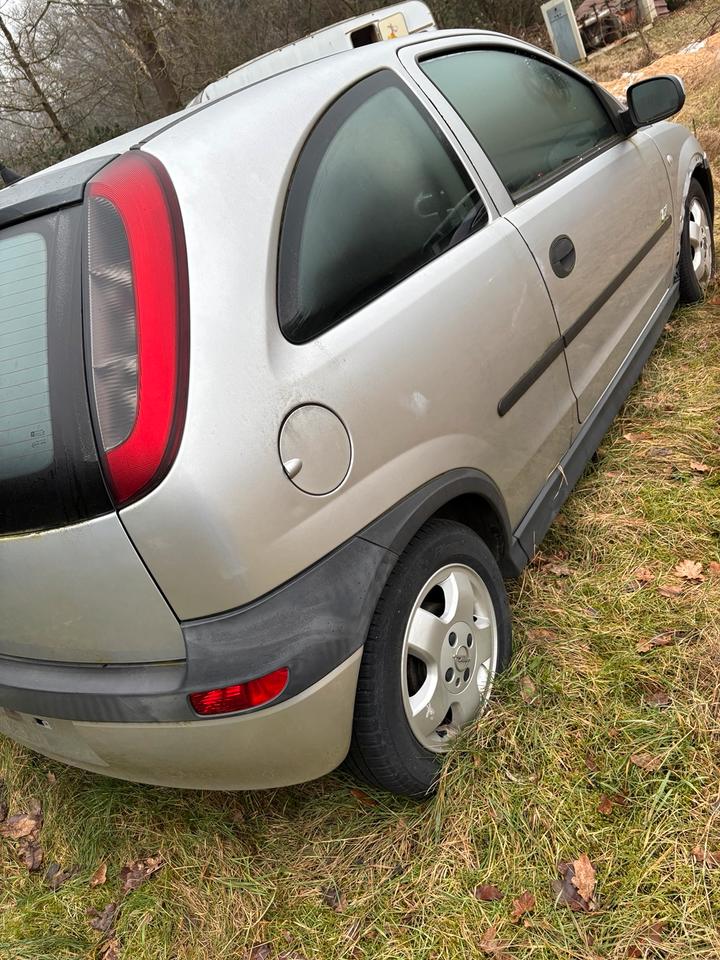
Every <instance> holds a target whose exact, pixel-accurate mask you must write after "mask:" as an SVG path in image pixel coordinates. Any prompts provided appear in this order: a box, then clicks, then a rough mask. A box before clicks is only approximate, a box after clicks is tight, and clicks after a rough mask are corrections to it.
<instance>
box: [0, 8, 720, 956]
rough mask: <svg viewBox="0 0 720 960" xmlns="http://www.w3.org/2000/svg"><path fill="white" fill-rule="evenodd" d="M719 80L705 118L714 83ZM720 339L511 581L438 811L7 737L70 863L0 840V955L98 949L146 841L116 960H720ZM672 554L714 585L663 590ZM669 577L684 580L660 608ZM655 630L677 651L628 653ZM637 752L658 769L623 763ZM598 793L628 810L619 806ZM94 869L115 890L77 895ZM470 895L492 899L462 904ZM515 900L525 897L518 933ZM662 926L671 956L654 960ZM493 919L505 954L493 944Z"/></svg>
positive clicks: (692, 314) (691, 342) (631, 428)
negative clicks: (100, 767) (494, 661)
mask: <svg viewBox="0 0 720 960" xmlns="http://www.w3.org/2000/svg"><path fill="white" fill-rule="evenodd" d="M706 6H710V5H708V4H702V3H695V4H693V5H692V12H691V13H686V14H684V15H683V16H685V17H690V18H692V17H694V16H695V11H697V10H699V9H701V8H704V7H706ZM674 19H677V18H674ZM658 29H659V28H658ZM656 43H658V41H657V39H656V36H655V34H653V44H656ZM714 90H715V94H714V97H715V100H714V104H713V103H710V100H708V104H709V106H710V107H711V108H714V105H716V103H717V92H718V90H720V78H718V77H716V78H715V79H714ZM719 323H720V308H719V307H718V306H717V305H713V303H712V302H708V303H707V304H705V305H703V306H699V307H697V308H693V309H685V310H681V311H678V312H676V314H675V316H674V318H673V320H672V323H671V325H670V327H669V328H668V331H667V332H666V334H665V335H664V336H663V338H662V340H661V342H660V344H659V346H658V348H657V349H656V351H655V353H654V354H653V357H652V358H651V361H650V363H649V364H648V367H647V368H646V372H645V373H644V375H643V378H642V381H641V383H640V384H639V385H638V386H637V387H636V388H635V390H634V391H633V393H632V395H631V397H630V399H629V400H628V402H627V404H626V405H625V408H624V410H623V411H622V413H621V416H620V417H619V419H618V420H617V422H616V423H615V425H614V426H613V428H612V430H611V432H610V434H609V435H608V436H607V437H606V439H605V440H604V442H603V444H602V447H601V451H600V456H599V458H598V461H597V462H596V463H594V464H593V465H591V466H590V467H589V468H588V470H587V471H586V474H585V476H584V478H583V479H582V481H581V482H580V484H579V486H578V488H577V490H576V492H575V494H574V495H573V496H572V497H571V499H570V500H569V502H568V504H567V507H566V509H565V510H564V512H563V514H562V515H561V517H560V518H559V519H558V521H557V522H556V524H555V525H554V527H553V529H552V531H551V534H550V536H549V538H548V540H547V541H546V543H545V545H544V547H543V556H544V557H545V558H548V557H553V558H559V559H560V563H561V564H562V565H564V566H567V567H568V568H569V571H570V575H569V576H556V575H554V574H553V573H551V572H550V570H549V569H548V568H547V567H546V566H545V564H544V562H543V559H542V558H541V559H540V561H539V562H538V563H535V564H534V565H533V566H532V567H531V568H529V569H528V570H527V572H526V573H525V574H524V576H523V577H522V579H521V580H520V581H519V582H518V583H517V584H516V585H514V586H513V588H512V592H513V608H514V620H515V626H514V629H515V644H516V656H515V659H514V662H513V665H512V667H511V669H510V671H509V672H508V674H507V675H506V676H504V677H503V678H502V679H501V681H500V683H499V685H498V689H497V698H496V700H495V702H494V705H493V707H492V709H491V711H490V712H489V713H488V714H487V715H486V716H485V717H484V718H483V719H482V721H481V722H480V723H479V725H478V726H477V728H476V729H475V730H473V731H471V732H469V733H468V734H467V735H466V736H465V737H464V738H463V739H462V741H461V742H459V743H458V744H457V746H456V748H455V750H454V752H453V754H452V756H451V758H450V760H449V762H448V764H447V767H446V769H445V773H444V776H443V779H442V783H441V787H440V791H439V794H438V796H437V798H436V799H435V800H434V801H432V802H430V803H428V804H425V805H416V804H412V803H406V802H403V801H400V800H397V799H393V798H390V797H388V796H385V795H382V794H380V793H377V794H373V796H372V798H371V799H372V800H374V802H375V803H374V805H369V804H368V802H367V798H364V799H365V802H363V798H362V797H360V798H359V799H358V798H357V797H356V796H354V795H353V794H352V793H351V787H352V786H353V785H352V784H351V783H350V782H348V781H347V780H346V779H344V777H343V776H342V774H338V775H335V776H332V777H327V778H325V779H323V780H321V781H319V782H316V783H312V784H308V785H305V786H301V787H296V788H292V789H285V790H276V791H271V792H269V793H266V794H245V795H232V794H201V793H191V792H173V791H170V790H161V789H157V788H151V787H141V786H134V785H131V784H124V783H120V782H114V781H110V780H105V779H102V778H99V777H94V776H91V775H86V774H83V773H81V772H79V771H76V770H72V769H69V768H65V767H63V766H60V765H58V764H53V763H51V762H49V761H46V760H44V759H43V758H41V757H39V756H36V755H33V754H31V753H29V752H27V751H25V750H24V749H22V748H20V747H18V746H16V745H15V744H13V743H11V742H10V741H3V742H2V743H1V744H0V768H1V770H2V775H3V777H4V778H5V780H6V782H7V794H8V799H9V801H10V807H11V811H12V812H15V811H18V810H22V809H26V808H27V805H28V802H29V800H30V798H33V797H34V798H38V799H39V800H40V801H41V802H42V804H43V807H44V810H45V826H44V828H43V831H42V835H41V841H42V844H43V846H44V848H45V851H46V858H47V861H53V860H54V861H58V862H60V863H61V864H62V865H63V866H70V865H73V864H76V865H77V866H78V867H79V869H80V872H79V873H78V874H77V875H76V877H75V878H74V879H72V880H70V881H68V882H67V883H66V884H65V885H64V886H62V887H61V888H60V889H59V890H58V891H57V892H52V891H50V890H48V889H47V887H46V886H45V885H44V883H43V880H42V873H40V874H29V873H28V871H27V869H26V868H25V867H24V866H23V865H21V864H20V863H19V862H18V861H17V859H16V854H17V850H16V847H15V845H14V844H12V843H10V842H8V841H0V843H2V844H3V848H2V857H1V858H0V956H3V957H6V958H10V960H46V958H47V960H69V958H86V957H87V958H89V957H95V956H99V953H98V951H99V949H100V947H101V943H102V941H101V937H100V935H99V934H97V933H96V932H94V931H93V930H92V929H91V928H90V926H89V923H88V917H87V916H86V910H87V909H88V907H91V906H94V907H97V908H102V907H103V906H104V905H105V904H107V903H108V902H110V901H113V900H119V899H120V881H119V878H118V873H119V870H120V868H121V867H122V865H123V864H124V863H125V862H126V861H128V860H131V859H135V858H137V857H140V856H145V855H150V854H154V853H155V852H157V851H161V852H162V853H163V855H164V857H165V858H166V865H165V867H164V868H163V869H162V870H161V871H160V872H159V873H157V874H156V875H155V876H154V877H153V878H152V879H150V880H148V881H147V883H146V884H144V885H143V886H142V887H140V888H139V889H138V890H136V891H134V892H132V893H130V894H128V895H127V896H126V897H125V898H124V899H123V900H122V908H121V912H120V914H119V920H118V922H117V936H118V938H119V940H120V943H121V945H122V957H123V958H125V960H215V958H221V957H222V958H224V960H225V958H227V960H241V958H246V957H252V958H253V960H261V958H262V957H264V956H266V953H265V951H264V950H261V949H260V948H258V947H257V945H259V944H261V943H264V942H267V943H270V944H271V945H272V946H271V951H272V952H271V953H270V956H273V957H278V956H282V955H283V953H285V954H286V956H287V958H288V960H290V958H294V960H298V958H307V960H314V958H319V960H335V958H337V960H340V958H343V960H344V958H359V960H370V958H378V960H380V958H382V960H405V958H407V960H410V958H412V960H460V958H467V960H470V958H478V957H483V956H495V957H496V960H501V958H502V956H503V950H506V953H505V955H506V956H507V955H509V956H510V957H512V958H518V960H550V958H564V960H599V958H604V960H620V958H624V957H627V956H643V955H645V956H648V957H650V956H655V957H665V958H677V960H680V958H686V957H693V958H698V960H699V958H706V960H711V958H712V960H717V958H718V957H719V956H720V932H719V931H718V924H717V917H718V915H719V914H718V911H720V868H718V869H716V870H714V871H713V869H711V868H709V867H706V866H702V865H701V864H699V863H698V862H697V861H696V859H695V858H694V857H693V856H692V850H693V849H694V848H695V847H696V846H698V845H699V846H700V847H702V848H707V849H708V850H710V851H714V850H720V575H718V574H717V573H712V572H711V567H710V564H711V562H713V561H714V562H717V561H720V339H719V338H718V325H719ZM693 464H703V465H705V466H708V467H710V470H709V471H706V472H701V471H698V469H697V466H695V467H694V466H693ZM685 559H691V560H697V561H699V562H701V563H702V564H703V576H704V579H703V580H699V581H695V582H690V581H683V580H681V579H680V578H678V577H677V576H676V574H675V572H674V570H675V566H676V565H677V563H678V562H679V561H681V560H685ZM640 567H642V568H646V569H647V570H648V571H649V579H648V576H645V577H644V579H642V578H641V581H638V579H637V574H636V572H637V570H638V568H640ZM668 585H682V586H683V590H682V592H681V593H680V594H679V596H676V597H666V596H664V595H663V594H662V593H661V592H660V587H664V586H668ZM666 631H672V632H673V633H672V638H673V639H672V643H671V644H669V645H667V646H661V647H657V648H656V649H653V650H652V651H651V652H649V653H645V654H640V653H638V652H637V650H636V644H637V643H638V641H641V640H643V639H648V638H650V637H653V636H655V635H657V634H660V633H663V632H666ZM524 677H530V678H531V679H532V681H533V684H534V686H535V693H534V695H533V696H530V697H528V696H527V688H526V689H525V693H526V699H529V700H530V702H529V703H528V702H526V700H524V699H523V697H522V696H521V686H520V684H521V681H522V679H523V678H524ZM658 694H662V695H665V699H667V701H668V705H667V706H664V707H660V706H655V705H653V697H654V696H655V699H657V695H658ZM638 753H646V754H649V755H650V756H652V757H654V758H657V760H658V761H659V763H660V765H659V768H658V769H657V770H655V771H647V770H642V769H640V768H639V767H637V766H636V765H634V764H633V763H632V762H631V760H630V757H631V756H633V755H636V754H638ZM48 773H50V774H51V775H52V777H51V779H50V780H49V779H48ZM53 778H54V780H53ZM51 780H53V782H51ZM603 796H610V797H615V798H616V800H617V803H616V805H614V806H613V808H612V810H611V812H609V813H601V812H600V811H599V809H598V806H599V804H600V803H601V801H602V798H603ZM581 853H587V854H588V855H589V857H590V859H591V860H592V862H593V863H594V865H595V867H596V870H597V878H598V886H597V895H598V900H599V910H598V911H597V912H596V913H592V914H584V913H574V912H571V911H570V910H568V909H567V908H566V907H564V906H562V905H557V904H556V902H555V898H554V896H553V893H552V892H551V886H550V885H551V882H552V881H553V880H554V879H555V877H556V875H557V874H556V865H557V862H558V861H560V860H569V859H574V858H576V857H578V856H579V855H580V854H581ZM102 862H105V863H107V864H108V868H109V869H108V882H107V884H106V885H104V886H100V887H98V888H96V889H91V888H90V887H89V879H90V876H91V874H92V873H93V871H94V870H95V869H96V868H97V867H98V865H99V864H100V863H102ZM485 882H489V883H494V884H496V885H498V886H499V887H500V888H501V890H502V891H503V892H504V894H505V897H504V899H503V900H500V901H498V902H495V903H484V902H483V903H481V902H479V901H478V900H476V899H475V898H474V896H473V890H474V888H475V886H476V885H477V884H478V883H485ZM328 889H330V891H331V894H329V895H328V894H327V891H328ZM525 890H529V891H531V892H532V893H533V895H534V896H535V898H536V901H537V902H536V907H535V909H534V910H533V911H532V912H530V913H528V914H526V915H525V917H524V918H523V919H522V920H521V921H520V922H519V923H513V922H512V921H511V919H510V915H511V904H512V901H513V900H514V899H515V898H517V897H518V896H519V895H520V894H521V893H522V892H523V891H525ZM333 898H334V899H335V900H336V901H337V900H338V899H339V902H338V903H337V906H338V908H339V909H333V908H332V906H330V905H328V903H327V902H326V900H331V901H332V900H333ZM653 923H659V924H662V932H661V934H660V939H661V944H659V945H657V944H656V945H655V947H654V948H653V949H654V950H655V952H654V953H653V952H652V950H650V952H643V950H644V948H642V949H641V948H640V947H639V946H638V944H642V943H644V942H646V941H643V939H642V937H643V935H644V933H643V932H644V931H647V929H648V926H649V925H650V924H653ZM491 925H496V926H497V939H498V940H499V941H500V942H501V943H503V944H507V947H506V948H503V950H498V951H496V952H495V953H486V952H485V951H484V947H483V943H486V941H483V937H484V934H485V932H486V931H487V929H488V928H489V927H490V926H491ZM658 929H659V928H658ZM253 946H255V947H256V948H257V949H255V952H254V953H250V951H251V949H252V948H253ZM109 956H110V957H111V956H112V955H111V954H110V955H109Z"/></svg>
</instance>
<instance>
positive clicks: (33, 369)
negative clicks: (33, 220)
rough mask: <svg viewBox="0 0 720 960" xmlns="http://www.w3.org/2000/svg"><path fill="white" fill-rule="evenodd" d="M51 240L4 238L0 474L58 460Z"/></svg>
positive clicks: (0, 244) (0, 254)
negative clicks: (50, 331) (51, 376)
mask: <svg viewBox="0 0 720 960" xmlns="http://www.w3.org/2000/svg"><path fill="white" fill-rule="evenodd" d="M47 259H48V252H47V243H46V241H45V238H44V237H43V235H42V234H41V233H36V232H32V231H27V232H22V233H17V234H16V235H15V236H10V237H5V238H3V239H0V479H3V480H5V479H8V478H10V477H19V476H23V475H27V474H31V473H36V472H37V471H38V470H46V469H47V468H48V467H49V466H50V464H51V463H52V460H53V439H52V422H51V419H50V392H49V389H48V343H47Z"/></svg>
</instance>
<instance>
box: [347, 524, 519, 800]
mask: <svg viewBox="0 0 720 960" xmlns="http://www.w3.org/2000/svg"><path fill="white" fill-rule="evenodd" d="M510 645H511V630H510V614H509V610H508V604H507V597H506V593H505V586H504V584H503V580H502V575H501V573H500V570H499V569H498V566H497V563H496V561H495V559H494V557H493V555H492V554H491V553H490V551H489V550H488V548H487V547H486V545H485V544H484V543H483V541H482V540H481V539H480V537H478V536H477V534H475V533H474V532H473V531H472V530H470V529H469V528H468V527H465V526H463V525H462V524H460V523H456V522H455V521H451V520H431V521H430V522H429V523H427V524H426V525H425V526H424V527H423V528H422V529H421V530H420V532H419V533H418V534H417V535H416V536H415V538H414V539H413V540H412V541H411V543H410V544H409V545H408V547H407V549H406V550H405V552H404V553H403V555H402V556H401V557H400V559H399V560H398V562H397V564H396V566H395V569H394V570H393V572H392V574H391V575H390V578H389V580H388V582H387V584H386V586H385V589H384V591H383V593H382V596H381V597H380V601H379V602H378V606H377V609H376V611H375V615H374V617H373V621H372V624H371V626H370V630H369V633H368V637H367V640H366V643H365V650H364V653H363V659H362V664H361V667H360V677H359V681H358V691H357V696H356V701H355V720H354V728H353V739H352V745H351V748H350V755H349V757H348V766H349V767H350V769H351V770H352V771H353V772H355V773H356V774H358V775H360V776H362V777H363V778H364V779H366V780H368V781H370V782H371V783H374V784H376V785H378V786H380V787H383V788H384V789H386V790H390V791H391V792H393V793H397V794H401V795H405V796H411V797H422V796H425V795H426V794H427V793H428V792H429V791H430V790H432V788H433V786H434V784H435V781H436V779H437V776H438V772H439V769H440V761H441V759H442V754H443V753H444V752H445V751H446V750H447V749H448V746H449V743H450V740H451V739H452V737H453V736H454V735H455V734H456V733H457V732H458V731H459V730H460V729H462V727H464V726H465V725H466V724H468V723H470V722H471V721H472V720H474V719H475V717H477V716H478V714H479V713H481V711H482V710H483V709H484V707H485V706H486V704H487V702H488V700H489V697H490V693H491V690H492V684H493V679H494V677H495V674H496V673H497V671H498V670H502V669H503V668H504V667H505V666H506V665H507V663H508V660H509V658H510Z"/></svg>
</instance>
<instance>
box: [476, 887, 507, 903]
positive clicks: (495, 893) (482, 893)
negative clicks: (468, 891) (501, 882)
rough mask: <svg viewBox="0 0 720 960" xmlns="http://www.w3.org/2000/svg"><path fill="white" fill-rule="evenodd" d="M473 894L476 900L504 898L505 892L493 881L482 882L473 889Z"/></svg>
mask: <svg viewBox="0 0 720 960" xmlns="http://www.w3.org/2000/svg"><path fill="white" fill-rule="evenodd" d="M473 896H474V897H475V899H476V900H485V901H491V900H502V898H503V897H504V896H505V894H504V893H503V892H502V890H500V888H499V887H496V886H495V885H494V884H492V883H481V884H480V885H479V886H477V887H475V889H474V890H473Z"/></svg>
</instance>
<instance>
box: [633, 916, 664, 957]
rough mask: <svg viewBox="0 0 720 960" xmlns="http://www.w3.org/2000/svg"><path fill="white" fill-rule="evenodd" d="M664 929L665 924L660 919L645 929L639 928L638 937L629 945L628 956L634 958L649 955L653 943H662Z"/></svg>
mask: <svg viewBox="0 0 720 960" xmlns="http://www.w3.org/2000/svg"><path fill="white" fill-rule="evenodd" d="M664 929H665V924H664V923H663V922H662V920H659V921H657V922H656V923H651V924H650V925H649V926H647V927H645V928H644V929H643V930H639V931H638V933H637V939H636V940H635V942H634V943H631V944H630V946H629V947H628V949H627V953H626V956H627V957H632V958H633V960H635V958H639V957H647V956H648V950H649V949H650V948H651V947H652V946H653V945H657V944H660V943H662V933H663V930H664Z"/></svg>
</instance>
